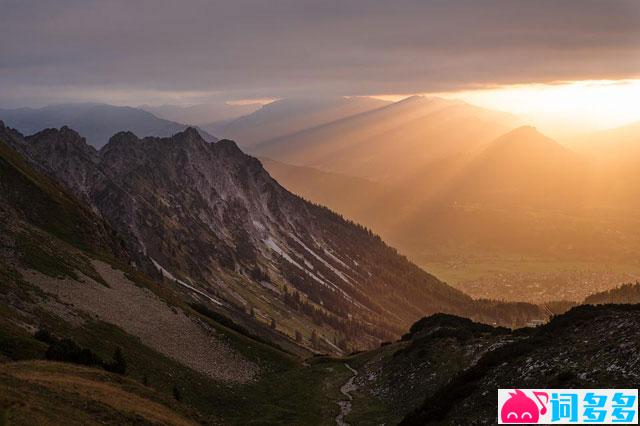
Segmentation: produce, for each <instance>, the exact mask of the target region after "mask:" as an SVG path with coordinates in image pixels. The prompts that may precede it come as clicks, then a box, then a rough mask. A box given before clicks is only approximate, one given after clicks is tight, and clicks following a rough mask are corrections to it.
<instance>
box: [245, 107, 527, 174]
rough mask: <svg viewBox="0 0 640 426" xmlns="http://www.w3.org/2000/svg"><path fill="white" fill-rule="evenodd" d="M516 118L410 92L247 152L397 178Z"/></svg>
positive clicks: (482, 140)
mask: <svg viewBox="0 0 640 426" xmlns="http://www.w3.org/2000/svg"><path fill="white" fill-rule="evenodd" d="M514 122H515V118H514V117H512V116H511V115H509V114H504V113H496V112H493V111H489V110H485V109H482V108H478V107H474V106H471V105H469V104H466V103H464V102H459V101H450V100H444V99H440V98H425V97H420V96H412V97H410V98H407V99H404V100H402V101H399V102H396V103H393V104H390V105H387V106H384V107H382V108H378V109H375V110H372V111H368V112H364V113H362V114H358V115H355V116H352V117H347V118H344V119H341V120H337V121H334V122H332V123H328V124H324V125H321V126H317V127H314V128H310V129H306V130H303V131H300V132H297V133H293V132H292V133H290V134H288V135H287V136H284V137H280V138H276V139H272V140H270V141H266V142H263V143H261V144H259V145H256V146H255V147H253V148H252V152H255V153H257V154H258V155H261V156H266V157H269V158H273V159H276V160H279V161H283V162H286V163H290V164H295V165H307V166H313V167H317V168H320V169H324V170H328V171H334V172H338V173H343V174H348V175H352V176H361V177H367V178H371V179H374V180H387V179H396V178H398V177H399V176H400V175H404V174H406V173H408V172H409V171H411V170H415V169H416V168H419V167H421V166H422V165H424V164H426V163H428V162H431V161H434V160H436V159H441V158H445V157H448V156H451V155H454V154H459V153H463V152H467V151H470V150H476V149H478V148H479V147H482V146H483V145H484V144H487V143H489V142H490V141H491V140H493V139H494V138H496V137H498V136H499V135H500V134H502V133H504V132H505V131H507V130H508V129H509V128H511V127H512V125H513V123H514Z"/></svg>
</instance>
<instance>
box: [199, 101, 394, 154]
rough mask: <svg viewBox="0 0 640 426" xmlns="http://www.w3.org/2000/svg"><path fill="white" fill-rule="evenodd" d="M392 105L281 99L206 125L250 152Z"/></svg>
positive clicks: (374, 102)
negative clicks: (270, 143) (307, 131)
mask: <svg viewBox="0 0 640 426" xmlns="http://www.w3.org/2000/svg"><path fill="white" fill-rule="evenodd" d="M389 104H390V102H387V101H382V100H379V99H374V98H368V97H352V98H342V97H340V98H332V97H326V98H322V97H320V98H291V99H282V100H278V101H275V102H272V103H269V104H267V105H264V106H263V107H262V108H260V109H258V110H256V111H255V112H253V113H251V114H249V115H246V116H243V117H239V118H236V119H234V120H231V121H228V122H223V123H213V124H211V125H205V126H203V127H204V128H205V129H206V130H207V131H210V132H212V133H213V134H216V135H218V136H219V137H224V138H227V139H233V140H235V141H237V142H238V144H239V145H240V146H241V147H242V148H243V149H244V150H247V151H248V152H254V151H253V149H252V148H253V147H255V146H257V145H259V144H262V143H264V142H266V141H269V140H272V139H274V138H279V137H283V136H286V135H289V134H292V133H295V132H297V131H301V130H304V129H307V128H310V127H314V126H319V125H322V124H326V123H330V122H333V121H335V120H340V119H343V118H346V117H350V116H353V115H357V114H359V113H362V112H365V111H371V110H374V109H377V108H380V107H382V106H385V105H389Z"/></svg>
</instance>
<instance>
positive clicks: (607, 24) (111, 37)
mask: <svg viewBox="0 0 640 426" xmlns="http://www.w3.org/2000/svg"><path fill="white" fill-rule="evenodd" d="M0 10H1V13H0V105H2V106H11V105H17V106H20V105H27V104H42V103H48V102H57V101H67V100H107V101H112V102H113V101H116V102H120V103H132V104H136V103H145V102H152V103H154V102H155V103H157V102H165V101H171V100H172V99H176V100H180V99H183V100H184V99H193V100H194V102H200V101H206V100H216V99H225V100H227V99H242V98H261V97H285V96H291V95H301V94H310V93H323V94H340V95H366V94H382V93H420V92H430V91H450V90H457V89H466V88H469V87H475V86H479V85H480V86H482V85H487V84H507V83H526V82H544V81H555V80H574V79H617V78H632V77H638V76H640V2H638V1H634V0H628V1H617V0H608V1H607V0H600V1H592V0H566V1H562V0H548V1H547V0H531V1H518V0H500V1H498V0H468V1H458V0H447V1H445V0H442V1H426V0H423V1H417V0H394V1H390V0H380V1H378V0H339V1H332V0H317V1H309V0H229V1H206V0H189V1H184V0H182V1H167V0H109V1H106V0H102V1H98V0H59V1H51V0H49V1H45V0H43V1H34V0H0Z"/></svg>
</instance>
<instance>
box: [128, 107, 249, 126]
mask: <svg viewBox="0 0 640 426" xmlns="http://www.w3.org/2000/svg"><path fill="white" fill-rule="evenodd" d="M260 107H261V105H260V104H228V103H226V102H218V103H209V104H198V105H191V106H180V105H169V104H165V105H158V106H151V105H140V107H139V108H140V109H143V110H145V111H148V112H150V113H152V114H154V115H156V116H158V117H160V118H164V119H166V120H171V121H176V122H178V123H184V124H192V125H207V124H211V123H212V122H217V123H220V122H225V121H229V120H233V119H236V118H238V117H242V116H243V115H247V114H251V113H252V112H254V111H256V110H257V109H259V108H260Z"/></svg>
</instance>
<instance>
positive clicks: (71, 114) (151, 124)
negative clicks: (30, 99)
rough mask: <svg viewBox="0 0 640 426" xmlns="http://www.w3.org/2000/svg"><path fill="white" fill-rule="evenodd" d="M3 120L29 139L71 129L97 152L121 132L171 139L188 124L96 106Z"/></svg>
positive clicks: (15, 113)
mask: <svg viewBox="0 0 640 426" xmlns="http://www.w3.org/2000/svg"><path fill="white" fill-rule="evenodd" d="M0 120H2V121H4V122H5V123H6V125H8V126H11V127H13V128H15V129H17V130H18V131H20V132H21V133H23V134H27V135H30V134H33V133H37V132H39V131H41V130H44V129H47V128H59V127H62V126H68V127H71V128H73V129H75V130H76V131H78V132H79V133H80V134H81V135H82V136H83V137H85V138H86V139H87V142H88V143H89V144H90V145H92V146H93V147H95V148H101V147H102V146H103V145H105V144H106V143H107V142H108V141H109V138H110V137H111V136H113V135H114V134H115V133H117V132H120V131H130V132H133V133H135V134H136V135H138V136H140V137H145V136H171V135H173V134H175V133H177V132H180V131H182V130H184V129H186V128H187V125H185V124H180V123H176V122H173V121H169V120H165V119H162V118H158V117H156V116H155V115H153V114H151V113H149V112H147V111H144V110H142V109H139V108H132V107H120V106H113V105H107V104H93V103H81V104H60V105H51V106H47V107H43V108H20V109H0ZM198 132H200V134H201V135H202V137H203V138H204V139H205V140H206V141H208V142H215V141H217V140H218V139H217V138H215V137H214V136H212V135H210V134H209V133H207V132H206V131H204V130H202V129H198Z"/></svg>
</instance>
